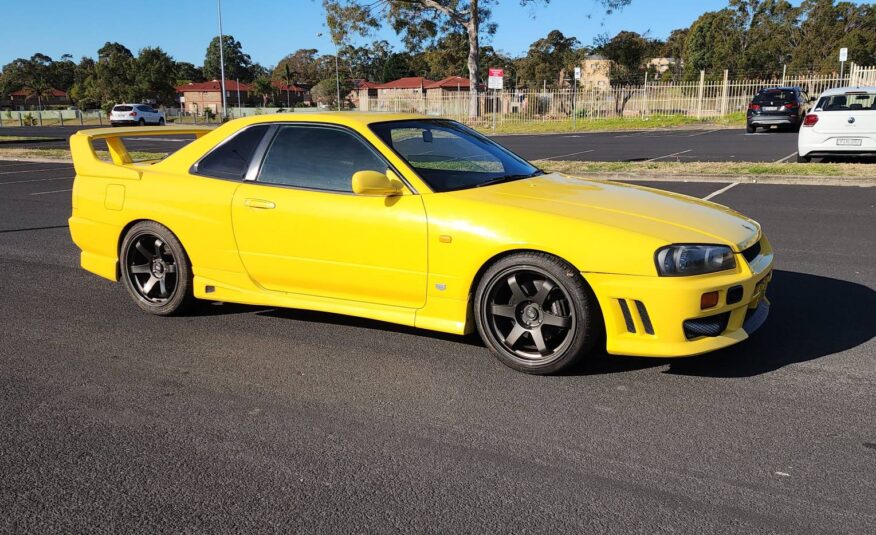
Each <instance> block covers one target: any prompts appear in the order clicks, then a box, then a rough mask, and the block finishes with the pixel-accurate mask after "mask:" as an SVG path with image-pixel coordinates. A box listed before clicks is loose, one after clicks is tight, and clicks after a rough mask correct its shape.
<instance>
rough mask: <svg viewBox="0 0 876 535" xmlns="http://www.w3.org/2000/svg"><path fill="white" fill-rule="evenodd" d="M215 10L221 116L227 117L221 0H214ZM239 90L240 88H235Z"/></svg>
mask: <svg viewBox="0 0 876 535" xmlns="http://www.w3.org/2000/svg"><path fill="white" fill-rule="evenodd" d="M216 10H217V11H218V12H219V75H220V77H221V78H222V79H221V80H220V82H219V83H220V84H221V86H222V117H223V118H225V117H227V111H226V109H227V108H226V103H225V52H224V51H223V48H224V45H225V38H224V37H222V0H216ZM237 90H238V91H240V88H239V87H238V88H237Z"/></svg>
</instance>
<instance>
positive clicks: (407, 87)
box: [374, 76, 435, 99]
mask: <svg viewBox="0 0 876 535" xmlns="http://www.w3.org/2000/svg"><path fill="white" fill-rule="evenodd" d="M434 83H435V82H434V81H432V80H429V79H427V78H423V77H422V76H409V77H407V78H399V79H398V80H393V81H391V82H387V83H385V84H379V85H377V86H375V87H374V88H375V89H377V96H378V98H381V99H383V98H387V99H389V98H422V97H423V96H425V94H426V86H429V85H432V84H434Z"/></svg>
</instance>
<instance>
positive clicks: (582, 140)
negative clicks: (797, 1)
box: [0, 126, 797, 162]
mask: <svg viewBox="0 0 876 535" xmlns="http://www.w3.org/2000/svg"><path fill="white" fill-rule="evenodd" d="M78 129H79V127H75V126H72V127H41V128H40V127H26V128H21V127H13V128H0V136H4V135H6V136H39V137H50V138H56V139H57V140H56V141H48V142H40V143H14V144H13V143H4V144H3V145H2V146H8V147H13V146H34V147H41V148H68V147H69V145H68V143H67V141H66V139H67V138H68V137H69V136H70V135H72V134H73V133H74V132H76V131H77V130H78ZM191 139H192V137H191V136H169V137H165V138H137V137H136V136H134V137H132V138H127V139H126V144H127V145H128V148H129V150H137V151H155V152H162V151H174V150H177V149H179V148H180V147H182V146H184V145H185V144H186V143H188V142H189V141H191ZM495 139H496V140H497V141H499V142H500V143H502V144H503V145H505V146H506V147H508V148H510V149H511V150H513V151H515V152H516V153H517V154H519V155H521V156H523V157H524V158H527V159H530V160H536V159H552V160H593V161H630V162H637V161H638V162H641V161H683V162H693V161H703V162H706V161H715V162H717V161H721V162H733V161H743V162H780V161H793V160H794V158H795V157H796V155H797V134H796V133H794V132H782V131H775V130H772V131H769V132H762V131H761V132H758V133H756V134H747V133H746V132H745V130H744V129H719V130H704V129H688V128H677V129H672V130H645V131H631V132H586V133H577V134H549V135H543V134H540V135H531V136H529V135H514V136H495Z"/></svg>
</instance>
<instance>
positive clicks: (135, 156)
mask: <svg viewBox="0 0 876 535" xmlns="http://www.w3.org/2000/svg"><path fill="white" fill-rule="evenodd" d="M128 154H130V156H131V159H132V160H134V161H135V162H141V161H146V160H160V159H162V158H164V157H166V156H167V155H168V153H167V152H142V151H132V152H129V153H128ZM97 156H98V157H99V158H100V159H102V160H107V161H109V153H108V152H107V151H105V150H99V151H97ZM2 158H23V159H27V158H46V159H50V160H70V159H71V156H70V150H69V149H40V148H33V149H30V148H28V149H21V148H4V147H0V159H2Z"/></svg>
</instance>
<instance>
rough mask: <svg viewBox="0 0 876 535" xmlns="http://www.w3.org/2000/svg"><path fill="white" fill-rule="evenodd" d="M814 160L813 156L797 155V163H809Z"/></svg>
mask: <svg viewBox="0 0 876 535" xmlns="http://www.w3.org/2000/svg"><path fill="white" fill-rule="evenodd" d="M811 161H812V156H800V155H799V154H798V155H797V163H809V162H811Z"/></svg>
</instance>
